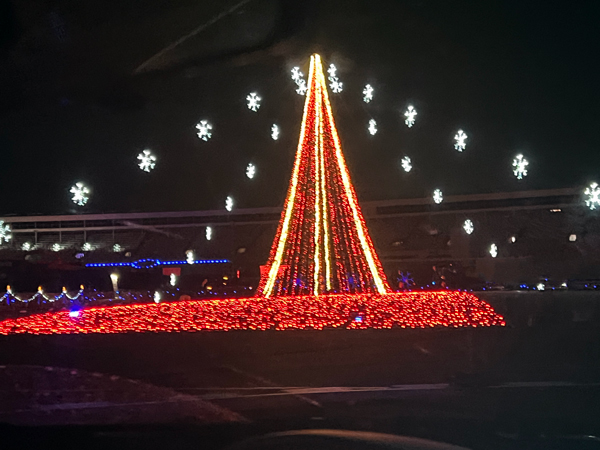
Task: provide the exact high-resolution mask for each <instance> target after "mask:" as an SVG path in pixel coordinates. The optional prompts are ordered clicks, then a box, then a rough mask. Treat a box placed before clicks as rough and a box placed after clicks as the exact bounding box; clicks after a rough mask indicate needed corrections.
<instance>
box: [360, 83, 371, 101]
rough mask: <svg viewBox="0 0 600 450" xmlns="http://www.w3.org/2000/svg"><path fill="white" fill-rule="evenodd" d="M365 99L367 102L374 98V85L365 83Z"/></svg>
mask: <svg viewBox="0 0 600 450" xmlns="http://www.w3.org/2000/svg"><path fill="white" fill-rule="evenodd" d="M362 93H363V101H364V102H365V103H369V102H370V101H371V100H373V86H371V85H370V84H367V85H365V88H364V89H363V92H362Z"/></svg>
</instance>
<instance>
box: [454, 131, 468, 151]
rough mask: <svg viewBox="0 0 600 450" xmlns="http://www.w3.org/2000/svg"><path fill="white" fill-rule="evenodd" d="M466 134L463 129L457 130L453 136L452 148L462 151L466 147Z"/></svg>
mask: <svg viewBox="0 0 600 450" xmlns="http://www.w3.org/2000/svg"><path fill="white" fill-rule="evenodd" d="M466 140H467V135H466V134H465V132H464V131H463V130H458V132H457V133H456V135H455V136H454V141H455V142H454V148H455V149H456V150H458V151H459V152H462V151H463V150H464V149H465V148H466V147H467V142H466Z"/></svg>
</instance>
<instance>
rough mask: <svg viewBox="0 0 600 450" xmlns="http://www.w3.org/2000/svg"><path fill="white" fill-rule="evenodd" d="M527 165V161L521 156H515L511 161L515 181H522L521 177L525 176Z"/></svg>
mask: <svg viewBox="0 0 600 450" xmlns="http://www.w3.org/2000/svg"><path fill="white" fill-rule="evenodd" d="M528 165H529V161H527V160H526V159H525V158H524V157H523V155H517V156H515V159H513V162H512V167H513V173H514V174H515V177H517V180H522V179H523V177H526V176H527V166H528Z"/></svg>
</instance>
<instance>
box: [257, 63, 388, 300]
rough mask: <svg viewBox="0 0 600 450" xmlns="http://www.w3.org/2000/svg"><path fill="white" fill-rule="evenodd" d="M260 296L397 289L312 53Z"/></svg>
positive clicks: (318, 64) (320, 72)
mask: <svg viewBox="0 0 600 450" xmlns="http://www.w3.org/2000/svg"><path fill="white" fill-rule="evenodd" d="M267 268H268V271H266V273H265V276H263V277H262V280H261V283H260V285H259V288H258V292H257V293H258V295H259V296H263V297H271V296H279V295H306V294H312V295H319V294H325V293H334V292H338V293H372V294H385V293H387V292H390V288H389V285H388V283H387V281H386V279H385V275H384V273H383V268H382V266H381V263H380V262H379V258H378V257H377V254H376V252H375V249H374V248H373V243H372V241H371V238H370V236H369V232H368V230H367V226H366V225H365V221H364V218H363V215H362V212H361V210H360V207H359V205H358V201H357V199H356V193H355V191H354V187H353V186H352V182H351V181H350V175H349V173H348V169H347V167H346V162H345V160H344V155H343V154H342V148H341V144H340V139H339V136H338V134H337V130H336V128H335V123H334V120H333V113H332V111H331V104H330V103H329V96H328V93H327V84H326V81H325V76H324V74H323V67H322V65H321V58H320V56H319V55H313V56H311V60H310V71H309V76H308V91H307V94H306V101H305V103H304V114H303V117H302V126H301V128H300V140H299V143H298V149H297V152H296V159H295V162H294V168H293V172H292V178H291V181H290V186H289V189H288V194H287V198H286V201H285V205H284V208H283V212H282V215H281V220H280V221H279V227H278V230H277V234H276V236H275V239H274V241H273V246H272V248H271V255H270V258H269V262H268V264H267Z"/></svg>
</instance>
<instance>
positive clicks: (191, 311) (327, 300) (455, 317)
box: [0, 291, 505, 334]
mask: <svg viewBox="0 0 600 450" xmlns="http://www.w3.org/2000/svg"><path fill="white" fill-rule="evenodd" d="M492 325H505V322H504V319H503V318H502V316H500V315H498V314H496V312H495V311H494V310H493V308H492V307H491V306H490V305H489V304H488V303H486V302H484V301H482V300H479V299H478V298H477V297H475V296H474V295H472V294H468V293H464V292H452V291H442V292H408V293H394V294H385V295H370V294H338V295H320V296H318V297H314V296H299V297H276V298H269V299H265V298H246V299H221V300H191V301H182V302H177V303H162V304H142V305H122V306H108V307H98V308H89V309H84V310H82V311H80V312H79V314H78V315H76V316H75V317H72V315H70V314H69V312H58V313H45V314H37V315H33V316H28V317H21V318H18V319H8V320H5V321H3V322H0V334H21V333H29V334H75V333H126V332H138V333H144V332H164V331H166V332H179V331H201V330H220V331H228V330H269V329H274V330H286V329H296V330H297V329H317V330H321V329H324V328H348V329H365V328H377V329H381V328H393V327H396V328H429V327H439V326H444V327H455V328H456V327H479V326H492Z"/></svg>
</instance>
